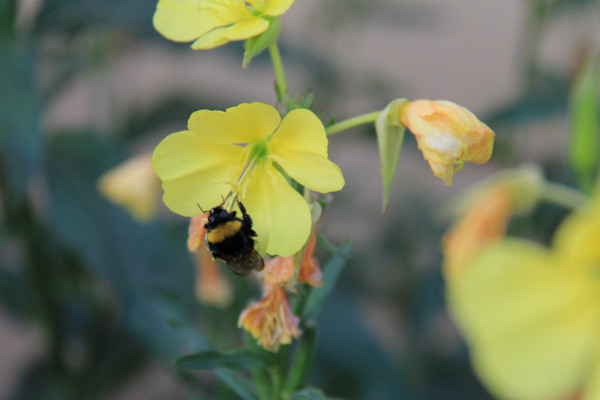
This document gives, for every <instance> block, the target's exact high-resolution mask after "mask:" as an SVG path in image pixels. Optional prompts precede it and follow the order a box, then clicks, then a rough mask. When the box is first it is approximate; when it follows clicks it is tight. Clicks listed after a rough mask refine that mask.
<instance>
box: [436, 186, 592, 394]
mask: <svg viewBox="0 0 600 400" xmlns="http://www.w3.org/2000/svg"><path fill="white" fill-rule="evenodd" d="M599 237H600V199H598V198H596V199H595V201H594V204H591V205H589V206H588V207H587V208H585V209H584V210H582V211H581V212H574V213H573V214H572V215H570V216H569V217H567V219H565V220H564V221H563V223H562V224H561V225H560V227H559V228H558V230H557V231H556V234H555V236H554V240H553V245H552V247H551V248H547V247H544V246H542V245H540V244H538V243H535V242H532V241H528V240H519V239H509V238H505V239H503V240H500V241H498V242H497V243H495V244H491V245H489V246H487V247H485V248H484V249H483V250H482V251H481V252H479V253H478V254H476V255H475V256H474V257H472V258H471V259H470V260H468V262H467V263H466V265H464V266H463V267H462V268H461V271H460V279H449V280H447V286H448V299H449V304H450V308H451V311H452V312H453V314H454V316H455V318H456V320H457V322H458V325H459V327H460V328H461V330H462V331H463V333H464V335H465V337H466V339H467V342H468V343H469V345H470V347H471V355H472V359H473V364H474V368H475V370H476V372H477V374H478V375H479V376H480V378H481V379H482V381H483V382H484V383H485V384H486V385H487V387H488V388H489V389H490V391H491V392H492V393H494V394H495V395H496V396H497V397H499V398H501V399H535V400H563V399H569V398H581V399H583V400H595V399H599V398H600V352H599V350H600V348H599V347H598V336H599V335H600V280H599V279H598V276H599V274H600V268H599V267H600V246H598V238H599ZM580 393H581V397H579V394H580Z"/></svg>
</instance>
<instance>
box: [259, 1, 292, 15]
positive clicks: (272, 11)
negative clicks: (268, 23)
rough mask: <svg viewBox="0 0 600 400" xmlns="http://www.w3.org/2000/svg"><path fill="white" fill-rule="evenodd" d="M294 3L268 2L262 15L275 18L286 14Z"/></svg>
mask: <svg viewBox="0 0 600 400" xmlns="http://www.w3.org/2000/svg"><path fill="white" fill-rule="evenodd" d="M292 3H294V0H268V1H267V2H266V5H265V8H264V9H263V13H265V14H266V15H270V16H271V17H276V16H279V15H281V14H283V13H284V12H286V11H287V10H288V9H289V8H290V7H291V5H292Z"/></svg>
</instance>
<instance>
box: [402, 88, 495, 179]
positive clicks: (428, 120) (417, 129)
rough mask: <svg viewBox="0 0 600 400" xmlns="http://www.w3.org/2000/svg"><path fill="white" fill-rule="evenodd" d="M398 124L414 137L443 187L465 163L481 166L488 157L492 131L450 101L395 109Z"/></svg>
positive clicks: (417, 102) (415, 103)
mask: <svg viewBox="0 0 600 400" xmlns="http://www.w3.org/2000/svg"><path fill="white" fill-rule="evenodd" d="M398 116H399V119H400V121H401V122H402V123H403V124H404V125H405V126H406V127H407V128H408V129H410V131H411V132H412V133H413V134H414V135H415V137H416V138H417V144H418V146H419V149H420V150H421V152H422V153H423V157H425V159H426V160H427V162H429V165H430V167H431V169H432V170H433V174H434V175H435V176H437V177H438V178H441V179H442V180H443V181H444V183H445V184H446V185H451V184H452V175H453V174H454V172H455V171H456V170H458V169H460V168H461V167H462V165H463V163H464V162H465V161H469V162H472V163H477V164H482V163H485V162H487V161H488V160H489V159H490V156H491V155H492V147H493V145H494V132H493V131H492V130H491V129H490V128H488V127H487V125H485V124H484V123H483V122H481V121H479V120H478V119H477V117H475V115H473V114H472V113H471V112H470V111H469V110H467V109H466V108H464V107H461V106H459V105H458V104H455V103H452V102H450V101H441V100H438V101H430V100H415V101H407V102H404V103H402V104H401V105H400V106H399V108H398Z"/></svg>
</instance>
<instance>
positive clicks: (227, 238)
mask: <svg viewBox="0 0 600 400" xmlns="http://www.w3.org/2000/svg"><path fill="white" fill-rule="evenodd" d="M237 204H238V207H239V208H240V211H241V212H242V218H241V219H240V218H238V217H236V211H231V212H228V211H227V210H225V209H223V207H222V204H221V205H220V206H217V207H215V208H213V209H211V210H210V213H209V214H208V222H207V223H206V225H204V227H205V228H206V230H207V232H206V236H205V237H204V241H205V242H206V247H207V248H208V250H210V252H211V253H212V256H213V258H219V259H221V260H223V261H225V262H226V263H227V265H228V266H229V268H230V269H231V271H232V272H233V273H234V274H237V275H240V276H246V275H248V274H249V273H250V272H251V271H252V270H256V271H260V270H262V269H263V268H264V266H265V262H264V260H263V258H262V257H261V256H260V254H258V252H257V251H256V250H255V249H254V244H255V240H254V237H256V232H254V230H253V229H252V218H250V216H249V215H248V213H247V212H246V208H245V207H244V205H243V204H242V203H241V202H240V201H239V200H237Z"/></svg>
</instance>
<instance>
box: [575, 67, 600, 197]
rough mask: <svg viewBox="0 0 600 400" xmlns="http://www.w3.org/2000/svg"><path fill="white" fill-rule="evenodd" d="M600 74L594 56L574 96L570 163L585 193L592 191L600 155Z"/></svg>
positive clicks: (583, 72) (577, 83) (580, 76)
mask: <svg viewBox="0 0 600 400" xmlns="http://www.w3.org/2000/svg"><path fill="white" fill-rule="evenodd" d="M599 74H600V63H599V58H598V57H590V59H589V60H588V61H587V63H586V64H585V66H584V67H583V69H582V70H581V72H580V73H579V75H578V77H577V80H576V81H575V85H574V87H573V91H572V93H571V136H570V142H569V155H568V162H569V166H570V167H571V168H572V169H573V171H574V172H575V174H576V175H577V178H578V180H579V183H580V185H581V186H582V187H583V189H584V190H590V189H591V188H592V184H593V182H594V179H595V174H596V171H597V169H598V158H599V156H600V154H599V151H600V148H599V146H600V140H599V139H600V137H599V135H600V119H599V114H598V113H599V111H600V109H599V108H598V107H599V101H598V83H599Z"/></svg>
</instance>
